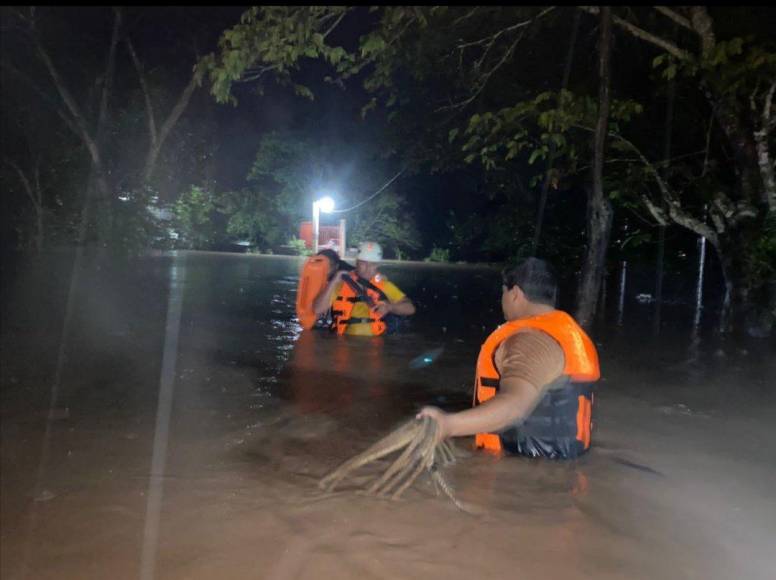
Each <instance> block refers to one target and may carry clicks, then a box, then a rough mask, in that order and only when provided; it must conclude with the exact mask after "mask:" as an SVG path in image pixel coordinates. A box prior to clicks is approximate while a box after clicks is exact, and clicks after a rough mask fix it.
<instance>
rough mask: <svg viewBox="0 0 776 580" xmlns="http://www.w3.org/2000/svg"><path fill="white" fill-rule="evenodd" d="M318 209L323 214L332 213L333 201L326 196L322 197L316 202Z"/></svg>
mask: <svg viewBox="0 0 776 580" xmlns="http://www.w3.org/2000/svg"><path fill="white" fill-rule="evenodd" d="M317 203H318V207H319V208H320V209H321V211H322V212H323V213H331V212H333V211H334V200H333V199H332V198H330V197H329V196H328V195H327V196H326V197H322V198H321V199H319V200H318V201H317Z"/></svg>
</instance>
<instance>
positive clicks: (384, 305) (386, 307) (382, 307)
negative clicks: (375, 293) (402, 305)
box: [372, 301, 393, 318]
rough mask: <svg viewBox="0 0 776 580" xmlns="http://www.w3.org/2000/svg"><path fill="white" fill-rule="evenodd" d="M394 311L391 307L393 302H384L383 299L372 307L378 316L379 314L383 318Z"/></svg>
mask: <svg viewBox="0 0 776 580" xmlns="http://www.w3.org/2000/svg"><path fill="white" fill-rule="evenodd" d="M392 311H393V310H392V308H391V303H390V302H382V301H380V302H378V303H377V304H375V307H374V308H373V309H372V312H374V313H375V314H377V316H379V317H380V318H382V317H383V316H385V315H386V314H389V313H391V312H392Z"/></svg>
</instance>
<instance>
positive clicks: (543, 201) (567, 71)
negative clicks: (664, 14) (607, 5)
mask: <svg viewBox="0 0 776 580" xmlns="http://www.w3.org/2000/svg"><path fill="white" fill-rule="evenodd" d="M581 16H582V13H581V12H579V11H577V12H575V14H574V28H573V32H572V33H571V42H570V43H569V52H568V54H567V55H566V64H565V65H564V67H563V80H562V81H561V86H560V88H561V94H562V93H563V91H565V90H566V88H567V87H568V85H569V77H570V76H571V65H572V63H573V62H574V47H575V45H576V44H577V34H578V32H579V20H580V17H581ZM556 154H557V148H556V146H555V141H551V142H550V152H549V154H548V156H547V172H546V173H545V175H544V181H543V182H542V191H541V193H540V194H539V211H538V212H537V214H536V233H535V234H534V240H533V246H532V250H531V254H532V255H534V256H535V255H536V252H537V250H538V249H539V242H540V241H541V237H542V226H543V225H544V208H545V206H546V205H547V194H548V193H549V190H550V182H551V181H552V168H553V165H554V164H555V156H556Z"/></svg>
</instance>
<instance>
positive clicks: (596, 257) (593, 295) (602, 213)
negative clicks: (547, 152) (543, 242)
mask: <svg viewBox="0 0 776 580" xmlns="http://www.w3.org/2000/svg"><path fill="white" fill-rule="evenodd" d="M611 36H612V11H611V8H610V7H608V6H602V7H601V36H600V41H599V47H598V52H599V58H598V72H599V89H598V122H597V123H596V130H595V137H594V143H593V184H592V188H591V189H590V190H589V192H588V202H587V249H586V251H585V261H584V264H583V267H582V281H581V283H580V286H579V290H578V292H577V312H576V318H577V321H578V322H579V323H580V324H581V325H582V326H583V327H585V328H589V327H590V324H591V323H592V321H593V317H594V315H595V310H596V304H597V302H598V295H599V291H600V287H601V279H602V277H603V273H604V268H605V266H606V250H607V248H608V246H609V234H610V232H611V228H612V214H613V212H612V206H611V203H610V202H609V199H608V197H607V196H606V195H605V194H604V191H603V163H604V145H605V142H606V135H607V131H608V119H609V102H610V95H609V90H610V86H611V78H610V75H611V71H610V53H611Z"/></svg>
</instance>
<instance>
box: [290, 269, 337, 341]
mask: <svg viewBox="0 0 776 580" xmlns="http://www.w3.org/2000/svg"><path fill="white" fill-rule="evenodd" d="M328 276H329V259H328V258H327V257H326V256H311V257H309V258H307V260H306V261H305V263H304V266H302V273H301V275H300V276H299V286H298V287H297V290H296V316H297V318H299V324H301V325H302V328H304V329H305V330H309V329H311V328H312V327H313V326H314V325H315V321H316V320H318V316H317V315H316V314H315V310H314V308H313V302H314V301H315V297H316V296H318V294H320V292H321V290H323V289H324V288H325V287H326V283H327V278H328Z"/></svg>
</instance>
